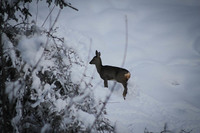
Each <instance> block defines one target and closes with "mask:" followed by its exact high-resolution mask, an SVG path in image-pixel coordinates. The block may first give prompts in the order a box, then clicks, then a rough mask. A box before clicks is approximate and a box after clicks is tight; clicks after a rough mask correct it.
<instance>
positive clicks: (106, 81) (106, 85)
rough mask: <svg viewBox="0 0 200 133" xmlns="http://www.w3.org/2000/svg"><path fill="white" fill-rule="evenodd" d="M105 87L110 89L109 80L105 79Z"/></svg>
mask: <svg viewBox="0 0 200 133" xmlns="http://www.w3.org/2000/svg"><path fill="white" fill-rule="evenodd" d="M104 87H107V88H108V80H106V79H104Z"/></svg>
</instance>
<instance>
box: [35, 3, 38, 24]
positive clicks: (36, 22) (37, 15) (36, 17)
mask: <svg viewBox="0 0 200 133" xmlns="http://www.w3.org/2000/svg"><path fill="white" fill-rule="evenodd" d="M38 2H39V1H37V10H36V18H35V21H36V22H35V24H36V25H37V18H38Z"/></svg>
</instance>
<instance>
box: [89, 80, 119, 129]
mask: <svg viewBox="0 0 200 133" xmlns="http://www.w3.org/2000/svg"><path fill="white" fill-rule="evenodd" d="M115 86H116V82H115V83H114V85H113V87H112V88H111V91H110V94H109V95H108V96H107V97H106V99H105V101H104V102H103V106H102V107H101V109H100V111H99V113H98V114H97V116H96V118H95V120H94V122H93V124H92V126H91V127H90V129H89V130H88V132H91V130H92V129H93V127H94V126H95V124H96V122H97V120H98V119H99V117H100V115H101V114H102V112H103V110H104V108H105V107H106V105H107V103H108V101H109V99H110V97H111V95H112V93H113V91H114V88H115Z"/></svg>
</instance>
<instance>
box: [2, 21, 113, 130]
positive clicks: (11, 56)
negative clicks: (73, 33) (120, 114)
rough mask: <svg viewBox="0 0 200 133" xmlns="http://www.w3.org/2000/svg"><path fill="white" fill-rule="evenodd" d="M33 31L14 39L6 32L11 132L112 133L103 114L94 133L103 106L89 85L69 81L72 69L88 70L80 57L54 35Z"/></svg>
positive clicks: (4, 39)
mask: <svg viewBox="0 0 200 133" xmlns="http://www.w3.org/2000/svg"><path fill="white" fill-rule="evenodd" d="M34 26H35V25H34ZM38 29H40V28H38ZM40 30H41V29H40ZM29 31H31V32H32V33H31V34H29V36H25V35H24V34H23V32H20V34H17V35H16V33H15V37H14V36H12V34H13V35H14V33H10V35H11V36H12V40H11V39H10V38H9V37H8V36H7V35H6V34H3V36H2V38H3V44H4V47H3V48H4V49H3V50H4V51H5V54H4V57H5V59H6V61H5V62H6V66H5V68H6V71H7V75H6V82H5V85H6V86H5V94H6V95H5V97H7V98H8V101H7V102H8V103H7V104H9V107H11V108H12V109H13V110H12V111H10V113H11V114H12V115H11V116H10V120H11V121H10V123H11V125H12V128H13V131H14V132H86V131H89V130H91V131H92V132H98V131H106V132H113V127H112V126H111V125H110V124H109V120H108V119H106V118H105V117H104V114H102V115H101V117H99V118H98V120H97V122H96V123H95V126H94V129H90V126H91V125H92V124H93V122H94V121H95V119H96V116H97V114H98V113H99V111H100V105H99V101H95V99H94V97H93V92H92V90H91V84H90V83H89V82H88V81H85V80H84V79H83V80H82V81H81V82H79V83H74V82H73V81H72V79H71V75H72V71H71V68H72V67H74V66H76V68H80V69H84V67H85V66H84V63H83V61H82V60H81V59H80V58H79V56H78V54H77V53H76V52H75V51H74V50H73V49H72V48H71V47H70V48H69V47H68V46H67V44H65V42H64V40H63V39H61V38H58V37H56V36H54V34H53V32H47V31H42V30H41V31H42V32H38V31H33V30H29ZM73 74H74V73H73ZM77 78H80V80H81V77H77ZM1 110H2V109H1ZM1 114H2V112H1ZM1 119H2V118H1ZM1 122H2V120H1ZM1 128H3V127H2V126H1Z"/></svg>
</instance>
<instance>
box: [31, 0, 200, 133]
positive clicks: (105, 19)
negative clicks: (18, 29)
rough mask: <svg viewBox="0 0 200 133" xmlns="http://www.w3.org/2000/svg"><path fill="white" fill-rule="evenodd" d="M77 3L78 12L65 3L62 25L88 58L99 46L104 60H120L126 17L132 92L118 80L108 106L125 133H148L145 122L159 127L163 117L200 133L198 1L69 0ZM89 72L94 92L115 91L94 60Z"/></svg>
mask: <svg viewBox="0 0 200 133" xmlns="http://www.w3.org/2000/svg"><path fill="white" fill-rule="evenodd" d="M71 4H72V5H73V6H75V7H76V8H78V9H79V11H78V12H76V11H74V10H71V9H69V8H66V9H64V10H62V13H61V16H60V18H59V21H58V23H57V26H59V27H60V28H59V30H58V31H59V34H60V35H61V36H64V37H65V39H66V42H67V43H68V44H69V45H71V46H72V47H74V48H76V50H77V51H78V52H79V54H80V55H81V56H82V58H83V60H85V61H86V63H87V62H88V53H89V58H90V59H91V58H92V57H93V56H94V54H95V53H94V52H95V50H96V49H97V50H99V51H100V52H101V54H102V61H103V64H107V65H114V66H121V64H122V61H123V54H124V49H125V15H127V17H128V33H129V34H128V50H127V58H126V62H125V65H124V67H125V68H126V69H128V70H129V71H130V72H131V74H132V76H131V79H130V80H129V84H128V88H129V91H128V95H127V99H126V100H125V101H124V100H123V98H122V92H123V88H122V86H121V85H120V84H118V85H117V87H116V88H115V91H114V93H113V94H112V97H111V99H110V101H109V103H108V105H107V107H106V108H107V113H108V115H107V117H108V118H109V119H110V120H111V121H112V122H113V123H115V124H116V127H117V131H118V132H119V133H125V132H127V133H129V132H134V133H142V132H144V129H145V128H147V129H148V130H149V131H153V132H159V131H161V130H162V129H163V127H164V124H165V123H167V124H168V127H169V129H170V130H172V131H174V132H179V131H180V130H181V129H185V131H190V130H192V133H198V132H200V102H199V101H200V19H199V18H200V1H199V0H196V1H195V0H167V1H165V0H138V1H136V0H123V1H122V0H84V1H80V0H73V1H72V0H71ZM45 10H46V9H45V8H42V5H41V6H39V12H40V16H38V21H37V23H38V25H41V24H42V22H43V21H44V16H47V11H49V10H47V11H45ZM56 13H57V12H56V10H55V11H54V15H56ZM33 17H34V15H33ZM52 19H53V17H52ZM90 44H91V49H92V50H91V51H89V48H90ZM87 75H94V80H93V81H92V82H93V83H92V84H93V85H94V88H93V89H94V92H95V95H96V98H102V99H104V98H105V96H106V95H107V94H108V93H109V90H108V89H106V88H104V87H103V81H102V80H101V79H100V77H99V75H98V73H97V72H96V68H95V67H94V66H91V65H88V71H87ZM99 82H100V83H99ZM112 84H113V81H111V82H110V83H109V88H111V87H112Z"/></svg>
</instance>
